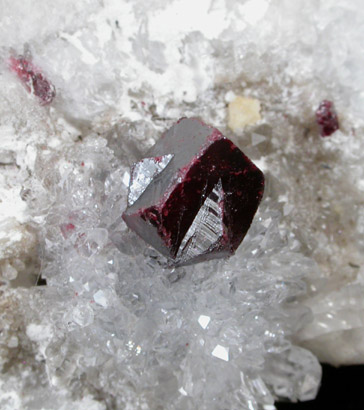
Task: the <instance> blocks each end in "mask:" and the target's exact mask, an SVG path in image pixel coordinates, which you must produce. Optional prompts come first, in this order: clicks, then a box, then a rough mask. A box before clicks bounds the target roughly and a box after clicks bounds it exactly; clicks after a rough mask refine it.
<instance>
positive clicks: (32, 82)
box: [9, 56, 56, 105]
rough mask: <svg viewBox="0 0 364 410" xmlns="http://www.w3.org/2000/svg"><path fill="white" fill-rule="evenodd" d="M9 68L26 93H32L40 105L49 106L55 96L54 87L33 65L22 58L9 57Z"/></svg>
mask: <svg viewBox="0 0 364 410" xmlns="http://www.w3.org/2000/svg"><path fill="white" fill-rule="evenodd" d="M9 67H10V69H11V70H12V71H14V72H15V73H16V75H17V76H18V78H19V79H20V81H21V82H22V83H23V84H24V86H25V88H26V89H27V91H28V92H30V93H33V94H34V95H35V96H37V97H38V98H39V99H40V100H41V103H42V105H46V104H50V103H51V102H52V101H53V98H54V97H55V95H56V90H55V87H54V85H53V84H52V83H51V82H50V81H49V80H47V79H46V78H45V77H44V75H43V74H42V73H41V72H40V70H39V69H38V68H36V67H35V66H34V65H33V63H32V62H31V61H29V60H27V59H25V58H24V57H22V56H19V57H18V58H15V57H10V59H9Z"/></svg>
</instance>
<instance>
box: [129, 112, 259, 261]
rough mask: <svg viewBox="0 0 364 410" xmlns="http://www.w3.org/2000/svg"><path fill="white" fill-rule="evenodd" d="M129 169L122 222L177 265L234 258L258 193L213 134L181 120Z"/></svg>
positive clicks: (252, 174)
mask: <svg viewBox="0 0 364 410" xmlns="http://www.w3.org/2000/svg"><path fill="white" fill-rule="evenodd" d="M149 154H150V155H149V156H148V157H147V158H146V159H143V160H141V161H139V162H138V163H136V164H135V165H134V166H133V168H132V172H131V180H130V185H129V198H128V208H127V209H126V211H125V212H124V214H123V218H124V220H125V222H126V224H127V225H128V226H129V227H130V228H131V229H133V230H134V231H135V232H136V233H137V234H138V235H139V236H141V237H142V238H143V239H144V240H145V241H146V242H148V243H150V244H151V245H152V246H154V247H155V248H156V249H157V250H158V251H159V252H161V253H162V254H163V255H165V256H166V257H168V258H170V259H171V260H173V262H174V263H175V264H177V265H185V264H190V263H195V262H200V261H203V260H207V259H213V258H221V257H226V256H229V255H231V254H233V253H234V252H235V250H236V248H237V247H238V246H239V244H240V242H241V241H242V240H243V238H244V236H245V234H246V232H247V231H248V229H249V227H250V224H251V222H252V219H253V217H254V214H255V212H256V210H257V207H258V205H259V202H260V200H261V198H262V195H263V190H264V176H263V174H262V172H261V171H260V170H259V169H258V168H257V167H256V166H255V165H254V164H253V163H252V162H251V161H250V160H249V158H247V157H246V156H245V155H244V154H243V153H242V152H241V151H240V150H239V148H238V147H236V146H235V145H234V144H233V143H232V142H231V141H230V140H228V139H227V138H225V137H224V136H223V135H222V134H221V133H220V132H219V131H218V130H217V129H215V128H213V127H210V126H208V125H206V124H204V123H203V122H201V121H200V120H198V119H187V118H183V119H181V120H179V121H178V122H177V124H175V125H174V126H173V127H172V128H171V129H170V130H168V131H167V132H166V133H165V134H164V135H163V136H162V137H161V139H160V140H159V141H158V142H157V143H156V144H155V146H154V147H153V148H152V149H151V151H150V152H149Z"/></svg>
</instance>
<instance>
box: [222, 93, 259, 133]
mask: <svg viewBox="0 0 364 410" xmlns="http://www.w3.org/2000/svg"><path fill="white" fill-rule="evenodd" d="M260 119H261V116H260V102H259V101H258V100H256V99H254V98H248V97H241V96H237V97H235V99H234V100H233V101H231V102H230V104H229V106H228V126H229V128H230V129H231V130H233V131H234V132H235V131H238V130H240V129H242V128H244V127H245V126H247V125H252V124H255V123H256V122H258V121H259V120H260Z"/></svg>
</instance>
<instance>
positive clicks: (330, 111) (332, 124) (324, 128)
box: [316, 100, 339, 137]
mask: <svg viewBox="0 0 364 410" xmlns="http://www.w3.org/2000/svg"><path fill="white" fill-rule="evenodd" d="M316 121H317V124H318V125H319V127H320V135H321V137H329V136H330V135H331V134H333V133H334V132H335V131H336V130H338V129H339V120H338V117H337V114H336V110H335V107H334V103H333V102H332V101H328V100H323V101H321V103H320V105H319V107H318V109H317V111H316Z"/></svg>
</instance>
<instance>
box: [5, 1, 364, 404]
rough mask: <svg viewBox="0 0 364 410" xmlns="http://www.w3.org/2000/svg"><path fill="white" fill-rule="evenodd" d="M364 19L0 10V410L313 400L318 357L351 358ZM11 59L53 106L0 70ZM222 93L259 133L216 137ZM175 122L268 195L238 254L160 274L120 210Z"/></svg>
mask: <svg viewBox="0 0 364 410" xmlns="http://www.w3.org/2000/svg"><path fill="white" fill-rule="evenodd" d="M363 19H364V11H363V7H362V2H361V1H360V0H357V1H354V0H352V1H340V0H335V1H334V0H326V1H317V0H297V1H290V0H283V1H273V0H271V1H269V0H250V1H238V0H199V1H190V0H186V1H182V0H179V1H177V0H175V1H169V0H168V1H167V0H152V1H126V0H124V1H121V0H120V1H118V0H103V1H101V0H97V1H96V0H94V1H93V0H88V1H86V0H83V1H77V2H75V1H68V0H66V1H65V0H62V1H59V0H56V1H52V2H41V1H34V0H22V1H20V0H12V1H8V0H0V94H1V99H0V167H1V172H0V227H1V229H0V261H1V278H0V408H1V409H24V408H26V409H41V408H42V409H70V408H72V409H109V408H110V409H112V408H118V409H119V408H120V409H123V408H125V409H161V408H165V409H197V408H198V409H209V410H210V409H225V408H226V409H266V410H268V409H273V408H274V401H275V400H277V399H280V398H283V399H287V398H288V399H290V400H305V399H310V398H313V397H314V396H315V394H316V392H317V388H318V385H319V381H320V374H321V370H320V366H319V364H318V361H317V359H316V358H315V356H314V354H315V355H316V356H318V358H319V359H320V360H323V361H327V362H330V363H333V364H345V363H363V362H364V343H363V336H364V326H363V314H364V303H363V297H362V295H363V291H364V264H363V259H364V257H363V255H364V252H363V250H364V239H363V238H364V236H363V235H364V211H363V209H364V208H363V203H364V175H363V156H364V154H363V152H364V143H363V137H362V135H363V120H362V118H363V111H364V110H363V108H364V95H363V90H362V89H361V88H360V85H361V84H362V82H363V75H362V70H363V66H364V61H363V60H364V50H363V48H364V46H363V41H362V38H363V34H364V33H363V29H362V27H363V26H362V22H363ZM24 53H28V54H31V55H32V58H33V62H34V64H35V65H36V66H37V67H40V68H41V69H42V71H43V73H44V75H45V76H46V77H47V78H48V79H49V80H50V81H51V82H52V83H53V84H54V85H55V87H56V90H57V96H56V98H55V99H54V101H53V103H52V104H51V105H50V106H41V105H40V104H39V101H38V100H37V98H36V97H35V96H33V95H31V94H29V93H28V92H27V91H26V89H25V88H24V87H23V85H22V84H21V83H20V81H19V79H18V78H17V77H16V76H15V75H14V73H12V72H10V71H9V70H8V67H7V60H8V58H9V56H11V55H17V54H24ZM238 95H239V96H244V97H251V98H255V99H256V100H258V101H259V102H260V107H261V112H260V115H261V120H260V121H259V122H258V123H256V124H254V125H251V126H248V127H246V128H245V129H244V130H242V131H241V132H240V131H238V132H236V133H233V132H232V131H231V130H229V128H228V127H227V123H228V115H227V106H228V103H229V102H230V101H231V100H233V99H234V96H238ZM323 99H329V100H332V101H334V103H335V105H336V108H337V111H338V114H339V120H340V131H338V132H336V133H335V134H334V135H333V136H332V137H329V138H326V139H322V138H320V137H319V135H318V129H317V126H316V125H315V117H314V112H315V109H316V108H317V106H318V104H319V102H320V101H321V100H323ZM182 116H199V117H201V118H202V119H203V120H204V121H205V122H207V123H210V124H212V125H214V126H216V127H217V128H219V129H220V130H221V131H222V132H223V133H224V134H225V135H226V136H228V137H230V138H231V139H233V140H234V141H235V142H236V143H237V144H238V145H239V146H240V148H241V149H242V150H243V151H244V152H245V153H246V154H247V155H248V156H250V157H251V158H252V159H253V161H255V162H256V164H257V165H258V166H260V167H261V168H262V169H263V170H264V171H265V174H266V179H267V186H266V194H265V198H264V200H263V202H262V204H261V206H260V209H259V211H258V213H257V215H256V218H255V220H254V222H253V225H252V227H251V229H250V231H249V233H248V235H247V237H246V238H245V240H244V242H243V244H242V246H241V247H240V248H239V250H238V252H237V254H236V255H235V256H234V257H233V258H231V259H230V260H228V261H218V262H216V261H211V262H209V263H204V264H199V265H196V266H192V267H186V268H180V269H177V270H173V269H167V268H165V267H164V265H163V263H162V261H161V259H160V257H159V256H158V255H157V254H156V253H155V252H154V251H153V250H152V249H151V248H149V247H148V246H147V245H145V244H144V243H143V242H142V241H141V240H140V239H139V238H137V237H136V236H135V235H134V234H133V233H131V232H129V231H128V230H127V229H126V226H125V225H124V223H123V222H122V221H121V219H120V216H121V213H122V211H123V210H124V208H125V206H126V201H127V186H128V182H129V166H130V165H131V163H132V162H133V161H135V160H139V159H140V158H142V156H143V154H144V153H145V152H146V151H147V149H148V148H149V147H150V146H151V145H152V144H153V143H154V142H155V140H156V139H157V138H158V137H159V136H160V135H161V133H162V132H163V131H165V130H166V129H167V128H168V127H169V126H170V125H172V124H173V122H175V121H176V120H177V119H179V118H180V117H182ZM116 241H117V242H118V243H121V244H122V246H121V247H120V249H116V248H115V246H114V245H113V243H114V242H116ZM39 272H41V273H42V277H43V278H45V279H46V280H47V285H46V286H32V285H34V284H35V282H36V280H37V274H38V273H39ZM307 349H310V350H311V351H312V352H313V353H314V354H312V353H311V352H310V350H307Z"/></svg>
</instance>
